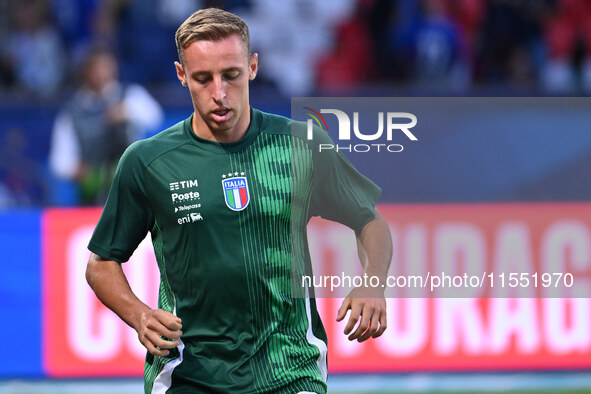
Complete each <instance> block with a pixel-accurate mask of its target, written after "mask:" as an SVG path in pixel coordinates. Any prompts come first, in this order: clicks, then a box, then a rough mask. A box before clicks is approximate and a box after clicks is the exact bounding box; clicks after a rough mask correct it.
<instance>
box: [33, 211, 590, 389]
mask: <svg viewBox="0 0 591 394" xmlns="http://www.w3.org/2000/svg"><path fill="white" fill-rule="evenodd" d="M380 210H381V212H382V214H383V215H384V216H385V217H386V219H387V220H388V222H389V225H390V229H391V232H392V238H393V242H394V257H393V260H392V267H391V270H390V274H391V275H392V276H399V277H400V276H405V275H406V276H408V275H410V274H413V275H417V276H422V277H426V275H427V274H429V275H431V276H430V282H429V283H430V284H431V285H433V278H434V277H437V276H439V277H440V279H441V277H444V276H445V275H448V276H449V277H461V276H462V275H463V274H465V273H466V272H467V271H470V274H471V275H472V274H473V276H477V277H479V278H481V279H486V280H487V282H486V284H485V285H484V286H473V284H472V283H469V285H468V286H464V288H463V289H464V290H466V288H467V289H468V291H469V294H468V295H469V297H465V296H462V297H450V298H441V297H438V296H437V294H438V293H437V290H438V289H437V288H436V289H435V290H434V292H433V293H429V294H428V292H426V291H425V292H424V293H421V294H423V295H424V297H416V296H413V297H409V296H408V295H409V294H407V293H405V292H404V291H402V292H399V293H396V294H397V297H396V298H391V299H388V330H387V331H386V333H385V334H384V335H383V336H382V337H381V338H379V339H377V340H370V341H367V342H365V343H362V344H359V343H357V342H349V341H348V340H347V338H346V336H345V335H344V334H343V333H342V331H343V329H344V325H345V323H344V322H341V323H337V322H336V321H335V317H336V313H337V310H338V308H339V306H340V300H339V299H334V298H325V299H318V306H319V309H320V312H321V315H322V316H323V321H324V324H325V327H326V330H327V333H328V337H329V360H330V361H329V370H330V371H332V372H410V371H433V370H436V371H453V370H522V369H527V370H531V369H581V368H591V204H584V203H580V204H490V205H486V204H464V205H449V204H446V205H441V204H438V205H382V206H381V207H380ZM98 216H99V211H97V210H49V211H47V212H46V214H45V218H44V263H43V267H44V273H43V285H44V290H43V294H44V311H43V312H44V318H43V322H44V323H43V324H44V327H43V330H44V338H43V343H44V363H45V368H46V370H47V371H48V374H49V375H50V376H56V377H74V376H107V375H108V376H113V375H117V376H129V375H141V373H142V370H143V367H142V364H143V358H144V354H145V352H144V350H143V348H142V347H141V345H140V344H139V342H138V341H137V338H136V336H135V333H134V331H133V330H132V329H130V328H129V327H127V326H126V325H125V324H124V323H122V322H120V321H119V319H118V318H117V317H116V316H115V315H114V314H113V313H111V312H110V311H108V310H107V309H106V308H105V307H104V306H102V305H101V304H100V303H99V302H98V301H97V300H96V298H95V297H94V295H93V293H92V291H91V290H90V288H89V287H88V285H87V284H86V281H85V279H84V270H85V266H86V261H87V259H88V251H87V250H86V245H87V243H88V239H89V238H90V235H91V232H92V228H93V226H94V224H95V223H96V221H97V219H98ZM309 239H310V251H311V255H312V258H313V259H315V260H322V265H323V266H325V267H331V269H332V271H331V272H332V273H333V274H337V273H338V271H339V269H340V271H343V269H342V265H343V264H344V265H347V264H359V263H358V261H356V257H355V255H356V252H355V242H354V239H353V233H352V232H351V230H349V229H347V228H345V227H343V226H341V225H338V224H334V223H330V222H326V221H320V220H315V221H313V222H311V223H310V225H309ZM337 264H338V265H337ZM124 267H125V271H126V274H127V276H128V278H129V281H130V283H131V286H132V288H133V289H134V291H135V292H136V294H138V296H139V297H140V298H141V299H142V300H144V301H145V302H147V303H148V304H149V305H152V306H153V305H155V299H156V298H155V297H156V294H155V291H156V289H157V288H158V285H157V284H158V273H157V270H156V264H155V261H154V257H153V254H152V252H151V246H150V244H149V242H147V241H144V243H143V244H142V245H141V246H140V247H139V248H138V250H137V251H136V253H135V254H134V256H133V258H132V261H130V262H129V263H126V264H125V265H124ZM325 272H327V271H325ZM544 273H552V274H558V273H560V274H562V275H561V278H560V280H561V282H560V285H559V286H554V285H556V283H557V282H558V280H557V276H553V277H550V278H549V279H550V281H546V279H548V278H546V277H542V274H544ZM444 274H445V275H444ZM481 274H482V275H481ZM501 274H505V275H506V276H505V277H503V278H501V276H500V275H501ZM511 274H516V276H511ZM522 274H525V276H524V275H522ZM534 274H536V275H537V276H536V277H535V278H536V281H535V282H536V283H534ZM565 274H569V275H570V276H566V275H565ZM565 278H567V280H566V281H565ZM570 278H572V281H570ZM491 279H492V280H493V283H490V280H491ZM524 279H527V283H525V281H524ZM502 282H503V283H502ZM393 283H396V282H393ZM450 283H451V281H450ZM501 283H502V284H503V286H501ZM398 284H401V283H400V282H398ZM512 284H514V285H515V286H512ZM526 285H527V286H526ZM546 285H547V286H546ZM458 286H460V284H458ZM398 290H401V289H398ZM403 290H408V288H407V289H403ZM463 294H464V293H463ZM511 297H513V298H511ZM569 297H570V298H569Z"/></svg>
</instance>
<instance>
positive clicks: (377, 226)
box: [86, 9, 392, 393]
mask: <svg viewBox="0 0 591 394" xmlns="http://www.w3.org/2000/svg"><path fill="white" fill-rule="evenodd" d="M176 44H177V48H178V52H179V62H175V66H176V71H177V76H178V78H179V80H180V82H181V83H182V84H183V85H184V86H187V87H188V89H189V93H190V95H191V100H192V102H193V108H194V113H193V114H192V115H191V117H189V118H188V119H186V120H185V121H183V122H180V123H178V124H177V125H175V126H173V127H171V128H169V129H167V130H165V131H163V132H161V133H160V134H158V135H156V136H154V137H152V138H149V139H147V140H143V141H139V142H136V143H134V144H133V145H131V146H130V147H129V148H128V149H127V151H126V152H125V153H124V155H123V156H122V158H121V160H120V163H119V167H118V170H117V174H116V176H115V179H114V181H113V185H112V187H111V191H110V194H109V197H108V200H107V203H106V205H105V208H104V211H103V214H102V216H101V218H100V220H99V223H98V224H97V227H96V229H95V231H94V234H93V236H92V239H91V241H90V244H89V249H90V250H91V251H92V254H91V257H90V260H89V262H88V267H87V273H86V277H87V280H88V282H89V284H90V286H91V287H92V288H93V290H94V291H95V293H96V295H97V296H98V298H99V299H100V300H101V301H102V302H103V303H104V304H105V305H106V306H107V307H109V308H110V309H112V310H113V311H114V312H115V313H116V314H117V315H119V316H120V317H121V319H123V320H124V321H125V322H126V323H127V324H129V325H130V326H131V327H133V328H134V329H135V330H136V331H137V333H138V337H139V340H140V341H141V343H142V344H143V345H144V346H145V347H146V348H147V350H148V354H147V357H146V363H145V391H146V393H164V392H166V393H201V392H203V393H212V392H219V393H227V392H235V393H263V392H272V393H300V392H315V393H325V392H326V387H327V386H326V368H327V367H326V350H327V347H326V334H325V332H324V329H323V326H322V323H321V321H320V318H319V316H318V312H317V310H316V304H315V301H314V299H313V298H312V297H310V296H309V294H310V292H311V289H307V288H306V289H304V295H305V297H301V298H298V297H293V296H292V293H291V291H292V288H291V271H292V269H291V268H292V267H291V264H292V262H294V263H296V262H297V263H300V262H305V263H306V264H309V260H310V255H309V252H308V248H307V241H306V236H305V226H306V223H307V222H308V220H309V219H310V217H311V216H317V215H319V216H322V217H325V218H327V219H330V220H335V221H338V222H341V223H343V224H345V225H347V226H349V227H351V228H352V229H353V230H354V231H355V233H356V235H357V239H358V249H359V255H360V259H361V261H362V263H363V267H364V273H366V274H367V275H375V276H378V277H380V278H384V277H385V275H386V272H387V270H388V266H389V262H390V259H391V255H392V246H391V238H390V234H389V231H388V227H387V224H386V222H385V220H384V219H383V217H382V216H381V215H380V214H379V212H378V211H377V210H376V209H375V203H376V200H377V199H378V197H379V194H380V189H379V188H378V187H377V186H375V185H374V184H373V183H372V182H371V181H369V180H368V179H367V178H365V177H364V176H362V175H361V174H359V173H358V172H357V171H356V170H355V168H353V166H352V165H351V164H350V162H349V161H347V160H346V159H345V158H344V156H343V155H342V154H340V153H335V152H319V151H318V146H319V144H321V143H330V142H331V140H330V137H328V135H327V134H326V132H323V131H322V130H320V129H317V130H315V132H314V138H313V139H311V140H309V139H307V138H306V133H305V130H303V129H304V128H305V127H304V126H302V127H292V126H293V125H294V124H295V125H297V123H292V122H291V121H290V120H289V119H287V118H283V117H280V116H276V115H271V114H267V113H263V112H261V111H258V110H256V109H254V108H251V107H250V106H249V91H248V84H249V81H250V80H252V79H254V78H255V75H256V72H257V62H258V55H257V54H256V53H255V54H250V44H249V36H248V28H247V26H246V24H245V23H244V21H243V20H242V19H240V18H239V17H237V16H236V15H234V14H231V13H228V12H225V11H222V10H218V9H205V10H201V11H198V12H196V13H195V14H193V15H192V16H191V17H189V18H188V19H187V20H186V21H185V22H184V23H183V24H182V25H181V26H180V27H179V29H178V31H177V33H176ZM148 232H150V233H151V235H152V242H153V245H154V251H155V254H156V259H157V262H158V266H159V270H160V275H161V285H160V292H159V301H158V308H157V309H151V308H150V307H148V306H147V305H145V304H144V303H143V302H142V301H140V300H139V299H138V298H137V297H136V296H135V295H134V294H133V292H132V291H131V289H130V287H129V285H128V282H127V280H126V278H125V275H124V274H123V271H122V269H121V263H123V262H125V261H127V260H128V259H129V257H130V256H131V254H132V253H133V251H134V250H135V248H136V247H137V245H138V244H139V243H140V242H141V241H142V239H143V238H144V237H145V236H146V234H147V233H148ZM349 310H350V314H349V318H348V321H347V325H346V328H345V334H348V335H349V339H350V340H357V341H359V342H362V341H365V340H367V339H368V338H370V337H374V338H376V337H378V336H380V335H381V334H382V333H383V332H384V330H385V329H386V303H385V300H384V297H383V289H382V290H381V293H379V292H377V293H371V294H363V293H362V292H361V289H355V290H354V291H353V292H352V293H351V294H350V296H349V297H348V298H346V299H345V300H344V301H343V304H342V306H341V308H340V309H339V311H338V316H337V320H339V321H340V320H343V319H344V318H345V317H346V314H347V313H348V312H349Z"/></svg>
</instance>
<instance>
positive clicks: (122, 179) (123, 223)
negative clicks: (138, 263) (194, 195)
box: [88, 142, 154, 263]
mask: <svg viewBox="0 0 591 394" xmlns="http://www.w3.org/2000/svg"><path fill="white" fill-rule="evenodd" d="M138 144H139V143H138V142H136V143H135V144H132V145H131V146H130V147H129V148H128V149H127V150H126V151H125V153H124V154H123V156H121V160H120V161H119V165H118V166H117V170H116V172H115V177H114V179H113V184H112V186H111V190H110V192H109V197H108V198H107V202H106V204H105V208H104V210H103V213H102V215H101V217H100V220H99V222H98V224H97V226H96V228H95V230H94V233H93V234H92V238H91V239H90V243H89V245H88V249H90V250H91V251H92V252H94V253H96V254H98V255H99V256H101V257H103V258H106V259H109V260H114V261H118V262H120V263H122V262H125V261H127V260H129V258H130V257H131V255H132V254H133V252H134V250H135V249H136V248H137V246H138V245H139V243H140V242H141V241H142V240H143V239H144V238H145V236H146V234H147V233H148V231H150V229H151V228H152V226H153V223H154V214H153V211H152V210H151V209H150V206H149V204H148V202H147V200H146V195H145V190H144V180H143V176H144V172H145V171H144V169H145V167H144V164H143V163H142V162H141V159H140V156H139V155H138V149H137V147H138Z"/></svg>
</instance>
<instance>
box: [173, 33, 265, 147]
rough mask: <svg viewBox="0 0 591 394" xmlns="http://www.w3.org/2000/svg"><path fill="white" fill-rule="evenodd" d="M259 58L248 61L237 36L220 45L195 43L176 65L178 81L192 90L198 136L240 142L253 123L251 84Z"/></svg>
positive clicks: (213, 42)
mask: <svg viewBox="0 0 591 394" xmlns="http://www.w3.org/2000/svg"><path fill="white" fill-rule="evenodd" d="M257 60H258V58H257V55H256V54H253V55H252V56H251V57H250V58H249V57H248V54H247V50H246V45H245V44H244V42H243V41H242V40H241V39H240V37H239V36H238V35H231V36H229V37H227V38H224V39H221V40H218V41H195V42H192V43H191V44H189V46H187V47H186V48H185V50H184V62H183V63H184V64H183V65H181V64H180V63H178V62H175V66H176V70H177V77H178V78H179V80H180V81H181V83H182V84H183V85H185V86H187V87H188V88H189V92H190V94H191V100H192V101H193V108H194V109H195V116H194V119H193V125H192V126H193V129H194V131H195V132H196V133H197V135H198V136H200V137H202V138H206V139H211V140H216V141H220V142H233V141H237V140H238V139H240V138H241V137H242V136H243V135H244V133H245V132H246V130H247V128H248V125H249V123H250V107H249V100H248V81H249V80H251V79H254V77H255V75H256V71H257Z"/></svg>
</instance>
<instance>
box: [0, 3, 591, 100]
mask: <svg viewBox="0 0 591 394" xmlns="http://www.w3.org/2000/svg"><path fill="white" fill-rule="evenodd" d="M207 6H218V7H223V8H225V9H229V10H231V11H234V12H236V13H238V14H239V15H241V16H242V17H244V18H245V19H246V20H247V22H248V23H249V25H250V26H251V35H252V41H253V48H254V49H255V50H256V51H258V52H260V54H261V62H262V63H261V66H262V67H261V72H262V73H263V76H264V77H265V80H266V81H267V82H268V83H270V84H273V85H275V86H276V87H277V88H278V90H279V91H280V92H281V93H283V94H285V95H286V96H294V95H302V94H324V93H331V92H337V93H338V92H341V91H349V92H350V91H355V88H356V87H358V86H360V85H363V84H382V83H385V82H386V83H394V84H396V83H398V84H418V85H419V86H420V85H424V86H427V87H429V88H434V87H435V88H437V87H440V88H442V89H444V91H446V92H462V91H468V90H469V89H470V88H472V87H474V86H482V85H484V86H486V85H494V86H498V85H499V84H502V85H506V86H509V87H518V88H519V87H522V88H537V89H538V90H539V92H540V93H548V94H571V95H572V94H576V95H581V94H588V93H590V92H591V60H590V59H591V2H589V1H587V0H478V1H474V0H331V1H323V0H287V1H275V0H174V1H173V0H141V1H140V0H6V1H3V2H0V84H1V86H2V88H3V90H26V91H30V92H34V93H35V94H37V95H39V96H45V97H47V96H51V95H52V94H55V93H56V92H59V91H61V90H62V89H63V88H71V87H72V86H73V84H74V81H75V80H76V76H77V70H78V69H79V67H80V65H81V64H82V62H83V60H84V56H85V53H86V52H87V51H89V49H90V48H92V47H95V46H97V45H101V46H104V47H107V48H110V49H111V50H112V51H113V52H114V53H115V54H116V55H117V57H118V59H119V62H120V66H121V77H122V79H123V80H129V81H134V82H138V83H141V84H146V85H148V86H153V85H155V84H162V83H167V82H174V83H176V80H175V78H176V77H175V74H174V72H172V71H171V69H172V68H171V67H172V66H171V64H172V61H173V59H174V58H175V56H176V53H175V48H174V41H173V35H174V32H175V30H176V28H177V26H178V25H179V23H180V22H182V21H183V20H184V19H185V18H186V16H187V15H188V14H190V13H191V12H192V11H193V10H195V9H198V8H200V7H207Z"/></svg>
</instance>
